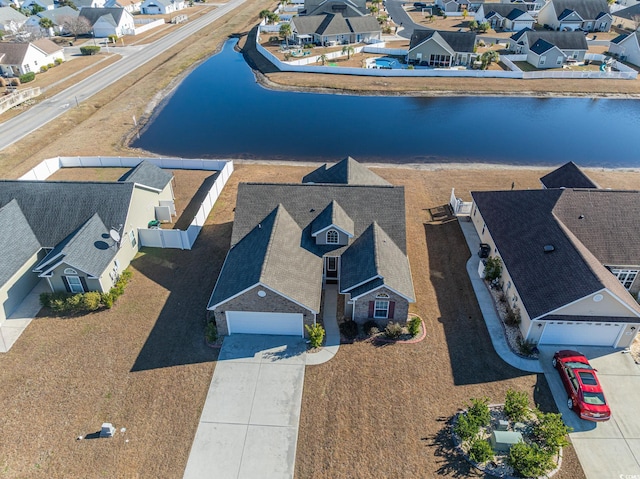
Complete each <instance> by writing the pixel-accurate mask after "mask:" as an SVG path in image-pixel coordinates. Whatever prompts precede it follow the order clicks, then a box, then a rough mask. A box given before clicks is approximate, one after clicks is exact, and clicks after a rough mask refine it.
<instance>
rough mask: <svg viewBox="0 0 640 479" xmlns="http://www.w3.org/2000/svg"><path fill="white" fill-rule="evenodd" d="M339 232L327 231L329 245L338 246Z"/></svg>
mask: <svg viewBox="0 0 640 479" xmlns="http://www.w3.org/2000/svg"><path fill="white" fill-rule="evenodd" d="M338 238H339V235H338V232H337V231H336V230H329V231H327V244H338Z"/></svg>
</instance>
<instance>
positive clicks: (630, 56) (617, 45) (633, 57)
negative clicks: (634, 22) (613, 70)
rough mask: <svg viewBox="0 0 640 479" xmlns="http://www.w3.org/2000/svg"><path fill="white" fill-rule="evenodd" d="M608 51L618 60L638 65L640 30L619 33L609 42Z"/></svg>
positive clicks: (639, 57)
mask: <svg viewBox="0 0 640 479" xmlns="http://www.w3.org/2000/svg"><path fill="white" fill-rule="evenodd" d="M609 52H610V53H612V54H615V55H617V56H618V58H620V60H623V61H626V62H629V63H633V64H634V65H636V66H640V31H635V32H633V33H627V34H624V35H620V36H618V37H616V38H614V39H613V40H611V43H610V44H609Z"/></svg>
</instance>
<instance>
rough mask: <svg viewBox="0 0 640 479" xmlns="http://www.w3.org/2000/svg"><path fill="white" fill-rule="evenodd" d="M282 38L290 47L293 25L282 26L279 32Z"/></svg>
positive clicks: (285, 24)
mask: <svg viewBox="0 0 640 479" xmlns="http://www.w3.org/2000/svg"><path fill="white" fill-rule="evenodd" d="M278 33H279V34H280V36H281V37H282V38H283V39H284V41H285V42H287V46H289V37H290V36H291V25H290V24H288V23H283V24H282V25H280V30H278Z"/></svg>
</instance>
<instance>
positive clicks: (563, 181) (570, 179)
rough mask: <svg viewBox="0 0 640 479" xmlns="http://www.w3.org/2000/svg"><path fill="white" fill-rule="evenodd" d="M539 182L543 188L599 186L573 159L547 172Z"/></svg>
mask: <svg viewBox="0 0 640 479" xmlns="http://www.w3.org/2000/svg"><path fill="white" fill-rule="evenodd" d="M540 182H541V183H542V184H543V186H544V187H545V188H599V186H598V185H597V184H596V183H594V182H593V181H592V180H591V178H589V177H588V176H587V175H585V174H584V172H583V171H582V170H581V169H580V168H579V167H578V165H576V164H575V163H574V162H573V161H569V162H567V163H565V164H564V165H562V166H561V167H559V168H556V169H555V170H553V171H552V172H551V173H547V174H546V175H544V176H543V177H542V178H540Z"/></svg>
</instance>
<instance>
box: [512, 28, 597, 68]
mask: <svg viewBox="0 0 640 479" xmlns="http://www.w3.org/2000/svg"><path fill="white" fill-rule="evenodd" d="M588 49H589V46H588V45H587V40H586V38H585V36H584V34H583V33H582V32H552V31H533V30H529V29H524V30H521V31H519V32H517V33H515V34H514V35H512V36H511V37H510V38H509V50H511V51H512V52H515V53H519V54H526V55H527V63H529V64H531V65H533V66H534V67H536V68H540V69H545V68H561V67H562V65H564V64H565V63H566V62H567V61H573V62H583V61H584V57H585V55H586V53H587V50H588Z"/></svg>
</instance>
